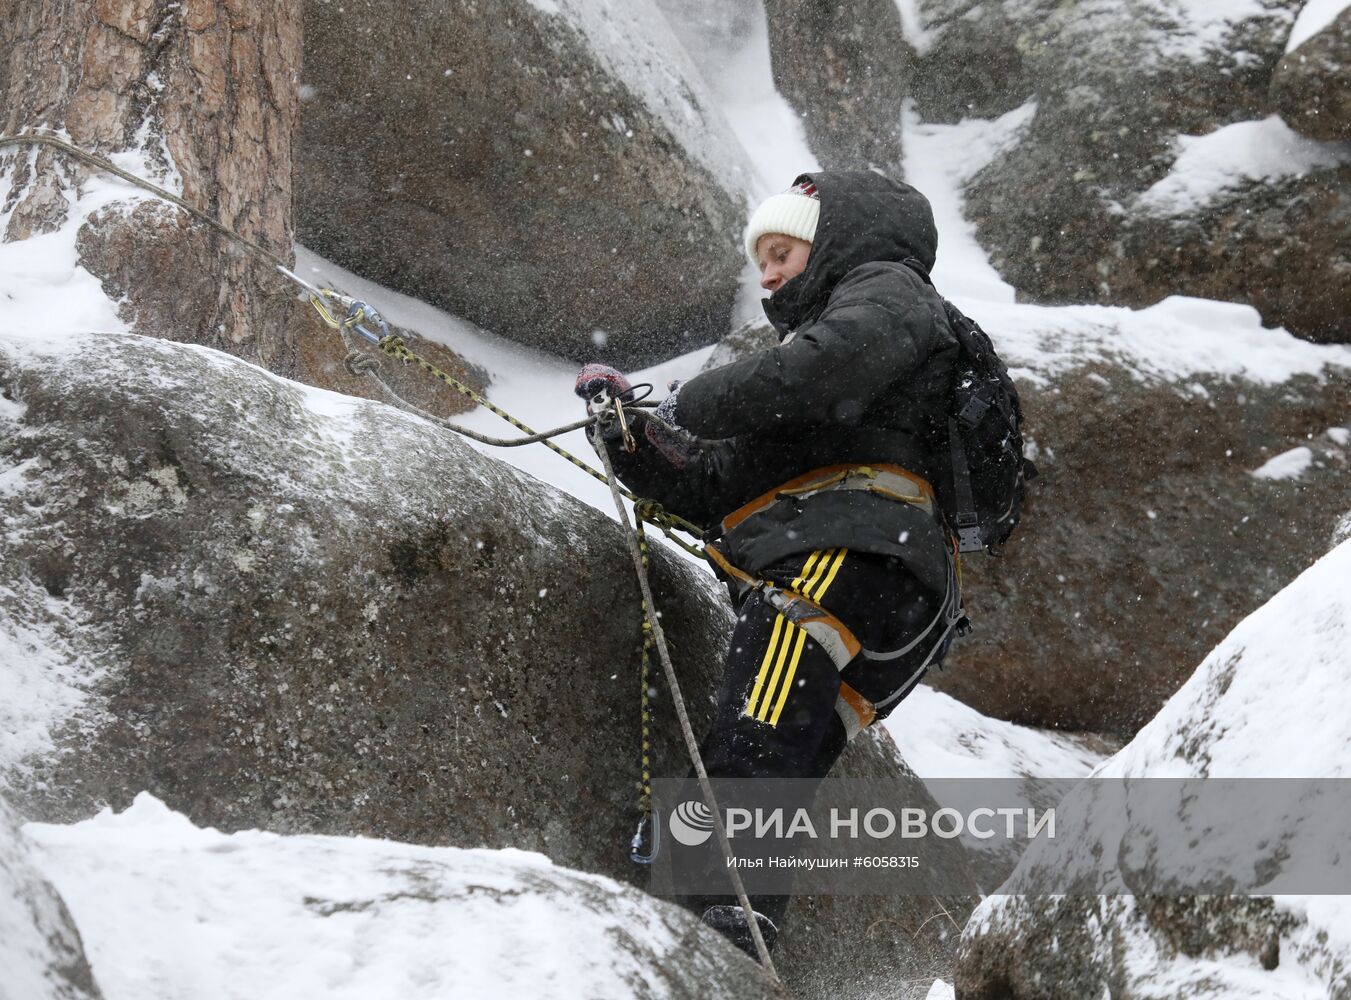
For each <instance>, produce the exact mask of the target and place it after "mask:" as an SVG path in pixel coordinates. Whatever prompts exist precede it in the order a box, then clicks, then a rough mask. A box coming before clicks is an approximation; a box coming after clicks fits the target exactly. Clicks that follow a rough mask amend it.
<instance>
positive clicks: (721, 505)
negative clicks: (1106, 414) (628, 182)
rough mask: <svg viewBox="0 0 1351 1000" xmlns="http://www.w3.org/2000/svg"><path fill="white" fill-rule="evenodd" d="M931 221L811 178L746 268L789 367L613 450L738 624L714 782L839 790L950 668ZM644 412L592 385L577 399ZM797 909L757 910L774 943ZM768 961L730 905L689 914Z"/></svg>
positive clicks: (828, 177)
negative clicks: (825, 785)
mask: <svg viewBox="0 0 1351 1000" xmlns="http://www.w3.org/2000/svg"><path fill="white" fill-rule="evenodd" d="M937 242H938V234H937V230H936V228H935V226H934V221H933V213H932V211H931V209H930V207H929V203H928V201H927V200H926V199H925V198H924V196H923V195H921V194H920V193H919V192H918V191H916V190H915V189H914V188H912V187H910V186H909V185H906V184H903V183H899V182H897V181H893V180H890V179H888V178H885V177H882V176H880V175H878V174H875V173H870V172H857V173H846V172H821V173H814V174H804V175H801V176H800V177H798V178H797V179H796V181H795V182H794V185H793V187H792V188H791V189H790V190H788V191H786V192H783V193H781V194H777V195H774V196H773V197H771V198H769V199H768V200H767V201H765V203H764V204H762V205H761V206H760V207H759V208H758V209H757V210H756V211H755V213H754V214H753V215H752V217H751V220H750V224H749V227H748V228H747V231H746V236H745V247H746V253H747V254H748V255H749V257H750V258H751V260H752V262H753V263H755V264H756V265H757V266H758V267H759V269H760V272H761V285H762V286H763V287H764V288H766V289H768V290H769V291H770V292H771V293H772V294H771V296H770V297H769V298H768V299H767V300H766V301H765V303H764V308H765V313H766V315H767V316H768V317H769V320H770V322H771V323H772V324H773V325H774V327H775V329H776V330H777V331H778V333H779V335H780V342H779V345H778V346H777V347H774V348H771V349H768V350H764V351H761V352H758V353H756V354H754V355H751V356H750V357H747V358H744V359H742V360H740V361H736V362H733V363H732V364H729V365H725V366H723V367H721V368H718V369H715V370H713V371H709V372H705V373H703V374H700V375H698V376H696V377H694V378H692V379H690V380H688V381H687V382H684V383H683V384H680V385H678V386H677V387H675V391H674V392H672V394H671V395H670V396H669V397H667V399H666V400H665V401H663V403H662V404H661V405H660V406H659V407H658V408H657V409H656V411H655V412H656V413H657V415H658V416H660V417H662V418H664V420H665V421H666V422H668V423H669V424H672V425H675V426H676V427H678V428H681V429H683V430H685V431H688V432H689V435H692V436H693V437H694V438H697V439H698V441H695V440H693V439H691V438H690V437H689V436H687V435H684V434H680V433H673V432H671V431H669V430H667V429H665V428H663V427H661V426H659V425H658V424H656V423H655V422H652V421H650V420H648V419H646V416H645V414H644V413H642V412H641V411H633V410H630V411H627V412H629V413H631V414H632V415H633V419H632V429H633V430H634V433H635V437H636V438H637V441H638V447H637V449H636V450H635V451H634V452H632V453H628V452H626V451H625V450H624V449H623V448H621V447H611V448H610V453H611V455H612V457H613V459H614V462H615V468H616V471H617V472H618V474H619V475H620V477H621V478H622V479H623V480H624V482H625V483H626V485H628V486H629V487H630V488H631V489H632V490H633V491H634V492H636V493H638V494H639V495H641V496H644V497H649V498H651V499H653V500H655V501H657V502H659V503H661V504H663V505H664V506H665V507H666V508H667V509H668V510H670V511H672V512H674V513H676V514H679V515H681V516H682V517H685V518H687V519H689V520H691V521H694V522H695V523H697V524H701V525H707V526H709V527H710V530H709V533H708V535H707V536H706V552H707V555H708V557H709V559H710V561H711V562H712V563H713V564H714V567H715V571H716V572H717V573H718V575H719V577H720V578H721V579H722V580H723V581H724V582H725V583H727V585H728V586H729V589H730V590H731V592H732V595H733V601H734V603H735V605H736V608H737V611H738V619H737V625H736V628H735V632H734V634H733V635H732V637H731V642H730V644H729V647H728V649H729V651H728V654H727V663H726V669H725V672H724V675H723V679H722V684H721V688H720V691H719V694H718V705H717V710H716V714H715V718H714V720H713V724H712V726H711V727H710V729H709V732H708V733H707V735H706V736H705V738H704V740H703V743H702V753H703V759H704V763H705V765H706V767H707V769H708V773H709V775H710V776H711V777H714V778H734V777H735V778H756V777H774V778H822V777H824V776H825V775H826V774H827V773H828V772H829V771H830V769H831V767H832V765H833V764H834V763H835V761H836V759H837V758H838V757H839V755H840V753H841V751H842V750H843V749H844V747H845V746H846V744H847V743H848V741H849V740H850V739H851V738H852V737H853V736H855V735H857V734H858V733H859V732H860V731H861V730H862V729H864V728H865V727H867V726H869V725H871V724H872V723H874V722H876V721H877V720H878V719H881V718H884V717H885V716H886V715H887V714H888V713H890V712H891V711H892V710H893V709H894V708H895V707H896V705H897V704H898V703H899V702H900V700H901V699H902V698H904V697H905V695H906V694H907V693H908V692H910V691H911V690H912V689H913V687H914V685H915V684H916V683H917V682H918V681H919V679H920V677H921V676H922V675H923V674H924V673H925V671H926V670H927V669H928V668H930V667H932V666H934V665H935V664H937V663H939V662H941V660H942V658H943V656H944V654H945V653H946V651H947V647H948V643H949V641H950V639H951V637H952V635H953V632H954V629H955V628H956V627H957V626H958V624H959V623H960V622H961V621H962V619H963V614H962V604H961V594H960V589H959V584H958V578H957V571H956V566H955V553H954V543H953V540H952V536H951V534H950V532H949V531H948V530H947V528H946V526H945V522H944V518H943V515H942V513H941V511H940V506H939V504H938V501H937V497H936V491H937V494H938V495H941V494H942V493H943V491H945V490H950V489H951V461H950V453H949V452H948V450H947V448H948V413H949V400H950V398H951V393H952V385H953V377H954V369H955V365H956V363H957V359H958V355H959V346H958V341H957V339H956V336H955V335H954V332H953V330H952V328H951V327H950V325H949V320H948V317H947V313H946V311H945V307H944V303H943V300H942V298H941V297H940V296H939V295H938V294H937V293H936V292H935V291H934V289H933V287H932V285H931V284H930V283H929V280H928V272H929V270H930V269H931V268H932V267H933V264H934V258H935V253H936V250H937ZM602 389H603V390H606V391H607V392H608V394H609V396H610V397H612V398H613V397H617V398H621V399H622V398H625V397H626V396H627V395H628V394H629V393H630V392H631V389H632V387H631V386H630V384H629V382H628V380H627V379H626V378H625V377H624V376H623V375H622V374H621V373H620V372H618V371H616V370H615V369H613V368H609V367H606V366H602V365H596V364H591V365H587V366H586V367H584V368H583V369H582V370H581V372H580V373H579V375H578V377H577V383H576V391H577V394H578V395H580V396H582V397H583V398H586V399H591V398H593V397H594V396H595V395H596V394H597V393H598V392H600V391H601V390H602ZM787 901H788V900H787V897H784V896H774V897H752V903H753V905H754V907H755V910H756V912H757V922H758V923H759V924H760V927H761V930H762V932H763V933H764V936H765V938H766V941H767V943H769V944H771V945H772V942H773V940H774V938H775V936H776V933H777V927H778V924H779V923H780V922H781V920H782V916H783V912H784V909H785V908H786V905H787ZM689 902H690V903H691V905H693V906H694V907H695V908H696V909H698V910H699V911H700V912H701V913H702V915H703V919H704V921H705V922H706V923H708V924H710V925H712V926H714V927H716V928H718V929H719V930H721V931H722V932H723V933H724V934H726V935H727V936H728V937H730V938H732V940H734V941H735V942H736V943H738V944H739V945H740V946H741V947H743V948H744V949H745V950H747V951H748V952H750V951H751V946H750V942H751V939H750V934H749V928H748V927H747V925H746V922H745V917H744V912H743V911H742V909H741V908H740V907H739V906H737V905H735V899H734V898H731V897H699V898H694V899H691V900H689Z"/></svg>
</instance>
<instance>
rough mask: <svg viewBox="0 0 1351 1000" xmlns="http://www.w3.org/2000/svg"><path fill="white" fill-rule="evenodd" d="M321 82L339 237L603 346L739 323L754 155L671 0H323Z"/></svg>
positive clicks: (306, 156) (333, 238)
mask: <svg viewBox="0 0 1351 1000" xmlns="http://www.w3.org/2000/svg"><path fill="white" fill-rule="evenodd" d="M354 39H359V44H354V42H353V40H354ZM301 99H302V103H301V109H300V128H299V130H298V134H297V138H296V144H295V149H296V170H295V184H296V219H297V231H298V233H299V237H300V241H301V242H302V243H304V244H305V245H306V246H308V247H310V248H311V249H313V250H315V251H317V252H318V253H320V254H322V255H323V256H325V257H327V258H329V259H331V260H333V261H335V262H337V263H339V264H342V265H343V266H345V267H348V268H351V269H352V270H354V271H356V272H358V273H359V274H361V275H362V276H363V277H367V278H371V279H374V280H376V281H379V282H380V283H381V284H384V285H388V286H389V287H391V288H396V289H398V290H400V291H403V292H407V293H409V294H411V295H414V296H416V297H417V298H420V299H423V300H425V301H428V302H433V303H435V304H437V305H439V306H441V307H443V308H445V309H447V310H448V311H450V312H452V313H454V314H455V315H457V316H463V317H464V318H466V319H468V320H470V321H472V322H474V323H477V324H478V325H480V326H482V327H485V328H487V329H489V330H492V331H493V332H494V333H498V334H501V335H503V336H506V337H509V338H511V339H513V340H517V341H520V342H522V343H526V344H530V345H532V346H536V347H542V348H545V349H547V350H549V351H552V352H554V353H557V354H565V355H568V356H569V357H574V358H578V359H583V360H585V359H589V358H590V357H592V356H596V357H600V358H604V359H612V360H614V361H615V362H617V363H623V364H626V365H630V366H631V365H632V364H633V363H635V362H636V361H639V360H645V361H654V360H658V359H659V358H665V357H669V356H670V355H672V354H675V353H679V352H680V351H682V350H688V349H690V348H692V347H695V346H698V345H699V344H702V343H707V342H709V341H712V340H714V339H716V338H717V337H718V336H721V335H722V334H723V333H724V332H726V329H727V325H728V323H729V321H730V318H731V310H732V304H733V299H734V296H735V294H736V290H737V281H738V277H739V275H740V272H741V269H742V265H743V260H742V256H741V253H740V250H739V245H738V237H739V235H740V231H741V227H742V225H743V224H744V221H745V210H746V205H745V202H746V191H747V190H748V185H749V184H750V178H751V173H750V167H749V163H748V161H747V159H746V154H745V151H744V150H743V149H742V147H741V146H740V145H739V143H738V142H737V141H736V139H735V137H734V136H733V135H732V133H731V130H730V128H729V126H728V125H727V123H726V122H725V121H724V119H723V117H722V115H721V112H719V111H718V110H717V106H716V103H715V102H714V100H713V99H712V98H711V97H710V95H709V94H708V92H707V89H706V87H705V85H704V83H703V82H702V80H701V78H700V76H699V74H698V71H697V70H696V69H695V68H694V66H693V64H692V63H691V62H690V60H689V57H688V56H686V55H685V53H684V51H683V49H682V48H681V46H680V44H679V42H678V41H677V40H676V37H675V35H674V34H673V33H672V31H671V29H670V27H669V26H668V25H667V23H666V21H665V19H664V18H663V16H662V14H661V12H660V10H659V9H658V8H657V6H656V5H655V3H654V2H653V0H625V2H624V3H610V2H606V0H549V2H539V0H533V2H532V0H507V2H502V3H495V4H491V5H484V4H478V3H475V2H471V0H455V2H453V3H448V4H439V5H430V4H396V5H392V6H391V5H388V4H379V3H372V2H370V0H349V2H346V3H339V2H336V0H333V2H329V0H308V2H307V3H306V4H305V69H304V78H303V85H302V89H301Z"/></svg>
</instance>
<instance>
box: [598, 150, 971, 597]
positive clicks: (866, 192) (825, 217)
mask: <svg viewBox="0 0 1351 1000" xmlns="http://www.w3.org/2000/svg"><path fill="white" fill-rule="evenodd" d="M803 180H810V181H812V182H813V183H814V184H815V185H816V188H817V191H818V192H819V194H820V199H821V212H820V219H819V221H818V223H817V229H816V236H815V239H814V240H813V242H812V249H811V253H810V255H809V256H808V258H807V265H806V267H805V269H804V270H803V271H802V273H801V274H799V275H797V276H796V277H794V278H793V279H791V280H790V281H788V282H786V283H785V284H784V285H782V286H781V287H780V288H779V289H778V291H776V292H775V293H774V295H773V296H772V297H771V298H769V299H767V300H766V301H765V304H764V308H765V313H766V315H767V316H768V317H769V320H770V322H771V323H773V324H774V327H775V328H776V329H777V330H778V332H779V337H780V343H779V345H778V346H777V347H774V348H771V349H769V350H765V351H760V352H757V353H756V354H753V355H751V356H750V357H747V358H743V359H742V360H740V361H735V362H733V363H732V364H729V365H724V366H723V367H721V368H717V369H714V370H713V371H709V372H704V373H703V374H701V375H698V376H696V377H694V378H692V379H690V380H689V381H688V382H686V383H684V385H682V386H681V388H680V394H679V397H678V399H677V409H676V423H678V424H679V425H680V426H682V427H684V428H686V429H688V430H689V431H690V432H692V433H693V434H695V435H698V436H699V437H700V438H704V439H710V440H712V441H714V442H715V443H714V444H713V445H711V446H710V447H707V448H704V449H702V450H701V452H700V453H699V454H698V456H697V457H696V458H695V459H694V460H693V461H691V462H690V463H689V465H687V466H686V467H684V468H681V469H676V468H674V467H673V466H672V465H670V464H669V463H668V462H667V461H666V460H665V459H664V458H663V457H662V455H661V453H660V452H658V451H657V450H656V449H655V448H653V447H652V446H651V445H650V444H649V443H648V442H646V441H645V440H643V439H642V438H641V437H640V438H639V441H640V446H639V449H638V451H637V452H636V453H635V454H633V455H628V454H625V453H624V452H623V451H622V449H615V450H614V452H613V454H614V455H615V459H616V468H617V471H618V472H619V474H620V476H621V478H622V479H624V481H625V482H626V483H627V484H628V485H629V486H630V488H632V489H633V490H634V491H635V492H636V493H638V494H640V495H642V496H645V497H650V498H651V499H653V500H656V501H657V502H658V503H661V504H662V505H663V506H665V507H666V508H667V509H668V510H671V511H672V512H674V513H676V514H679V515H681V516H683V517H685V518H688V519H689V520H691V521H694V522H696V523H698V524H701V525H705V526H716V525H717V524H718V522H720V521H721V519H722V518H723V517H725V516H726V515H727V514H729V513H731V512H732V511H734V510H736V509H737V508H738V507H741V506H742V505H744V504H746V503H748V502H749V501H751V500H752V499H754V498H755V497H757V496H759V495H761V494H763V493H765V492H766V491H767V490H770V489H772V488H774V487H775V486H778V485H779V484H781V483H784V482H785V481H787V480H789V479H791V478H793V477H794V476H798V475H801V474H802V473H804V472H807V471H809V470H812V469H815V468H819V467H821V466H826V465H836V464H841V463H859V464H883V463H886V464H893V465H899V466H902V467H904V468H906V469H908V470H910V471H911V472H914V473H916V474H918V475H920V476H923V477H924V478H926V479H928V480H929V482H930V483H931V484H933V486H934V487H935V489H937V490H939V492H940V495H941V494H942V493H943V491H944V490H945V489H946V488H947V482H946V481H947V479H948V476H947V475H946V471H947V463H946V462H945V456H946V453H947V431H946V427H947V422H946V420H947V403H948V398H949V394H950V392H951V387H952V380H953V374H954V366H955V364H956V361H957V358H958V352H959V348H958V344H957V339H956V337H955V335H954V334H953V332H952V330H951V328H950V327H949V325H948V321H947V317H946V313H945V312H944V308H943V301H942V299H941V298H940V297H939V295H938V293H937V292H935V291H934V289H933V287H932V285H931V284H930V283H929V281H928V277H927V275H928V272H929V270H930V269H931V268H932V267H933V264H934V258H935V253H936V251H937V246H938V232H937V229H936V228H935V226H934V221H933V212H932V210H931V209H930V207H929V203H928V200H927V199H926V198H925V197H924V196H923V195H922V194H920V193H919V192H918V191H916V190H915V189H914V188H912V187H910V186H909V185H908V184H903V183H900V182H898V181H893V180H890V179H888V178H886V177H883V176H881V175H879V174H875V173H871V172H864V171H860V172H834V171H825V172H821V173H814V174H803V175H802V176H800V177H799V178H798V179H797V181H795V183H797V182H799V181H803ZM640 419H641V417H640ZM945 544H946V540H945V537H944V534H943V530H942V528H941V527H940V525H939V523H938V521H937V520H936V519H935V518H933V517H930V516H929V515H927V514H925V513H924V512H923V511H922V510H920V509H918V508H916V507H913V506H912V505H910V504H906V503H900V502H896V501H893V500H888V499H885V498H881V497H878V496H876V495H873V494H869V493H865V492H862V491H855V490H850V491H836V492H830V493H823V494H816V495H814V496H812V497H809V498H807V499H806V500H801V501H795V502H791V503H790V502H781V503H779V504H776V505H775V506H774V507H773V508H772V509H771V510H769V511H767V512H765V513H763V514H759V515H756V516H755V517H752V518H750V519H749V520H747V521H746V522H744V523H743V524H742V525H741V526H739V527H738V528H737V529H736V530H735V531H733V532H732V533H731V534H730V535H729V536H727V537H725V538H723V539H721V540H720V541H719V542H718V548H719V549H720V550H721V551H722V552H723V553H724V554H725V555H727V556H728V558H729V560H730V561H731V562H732V563H733V564H734V565H736V566H739V567H740V568H742V569H744V570H746V571H748V572H751V573H754V572H756V571H757V570H758V569H759V568H760V567H762V566H765V565H767V564H768V563H770V562H772V561H775V560H777V559H780V558H783V557H784V556H788V555H792V554H793V553H796V552H806V551H811V550H813V549H817V548H826V547H836V546H847V547H849V548H852V549H855V550H858V551H865V552H878V553H889V554H894V555H898V556H900V557H901V558H902V559H903V561H904V562H905V563H906V564H907V565H908V566H909V567H910V568H911V569H912V571H914V572H915V573H916V574H917V575H918V576H919V577H920V579H921V580H923V581H924V582H925V583H927V584H929V585H930V586H932V587H933V588H934V589H936V590H940V591H941V590H942V589H943V586H944V585H945V581H946V573H947V562H946V560H947V556H946V550H945Z"/></svg>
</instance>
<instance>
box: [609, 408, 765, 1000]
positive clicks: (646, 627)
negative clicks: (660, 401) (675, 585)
mask: <svg viewBox="0 0 1351 1000" xmlns="http://www.w3.org/2000/svg"><path fill="white" fill-rule="evenodd" d="M608 412H609V411H604V410H603V411H601V412H598V413H597V414H596V415H595V419H596V426H597V432H598V433H597V434H596V453H597V454H598V455H600V460H601V464H602V465H604V466H605V475H606V477H607V479H608V482H609V486H610V496H611V497H612V498H613V500H614V504H615V510H616V512H617V513H618V515H619V520H620V523H622V524H623V525H624V535H625V539H626V540H627V542H628V548H629V555H630V556H631V557H632V559H633V567H634V570H635V571H636V573H637V576H638V587H639V589H640V590H641V591H642V593H643V607H644V609H645V610H646V611H647V620H646V621H645V622H644V623H643V635H644V640H645V641H646V637H647V635H648V633H649V632H650V633H651V636H652V642H653V645H654V646H655V647H656V650H657V656H658V658H660V660H661V666H662V670H663V672H664V673H665V675H666V685H667V687H668V688H669V689H670V691H671V701H672V703H673V704H674V705H675V710H676V718H677V719H678V720H679V721H680V733H681V735H682V736H684V738H685V748H686V749H687V750H688V751H689V754H690V761H691V762H692V763H693V764H694V772H695V774H697V775H698V777H699V789H700V791H701V792H702V793H703V796H704V804H705V805H707V806H708V809H709V812H710V813H712V815H713V830H714V832H715V833H716V834H717V835H718V846H719V847H720V848H721V849H722V855H723V858H724V859H725V860H726V862H727V875H728V877H729V878H730V879H731V882H732V888H733V890H734V891H735V893H736V898H737V901H738V902H739V903H740V904H741V910H742V912H743V913H744V914H745V915H746V921H747V924H748V926H749V928H750V932H751V939H752V940H753V941H754V942H755V953H756V955H757V956H759V959H760V964H761V966H763V967H764V969H765V971H766V972H768V973H769V976H770V979H771V980H772V981H773V982H774V985H775V986H776V987H778V988H779V989H782V988H783V983H782V981H781V980H780V979H779V974H778V972H777V971H776V970H775V968H774V962H773V960H771V959H770V957H769V948H767V947H766V946H765V939H764V935H762V934H761V933H760V923H759V921H758V920H756V918H755V909H754V908H753V907H752V906H751V901H750V897H749V896H747V895H746V887H745V885H744V884H743V883H742V881H741V874H740V873H739V872H738V871H737V869H736V867H735V866H734V865H733V864H732V845H731V844H730V843H729V842H728V840H727V828H726V826H725V825H724V824H723V821H722V813H720V812H719V811H718V799H717V796H716V795H715V794H714V792H713V784H712V783H711V782H710V781H709V780H708V771H707V769H705V767H704V758H703V755H702V754H700V753H699V742H698V740H697V739H695V736H694V727H693V726H692V725H690V716H689V712H688V711H687V710H686V709H685V699H684V698H683V697H682V696H681V694H680V681H679V680H677V679H676V674H675V668H674V667H673V666H672V665H671V654H670V651H669V650H668V649H667V648H666V634H665V633H664V632H663V631H662V627H661V618H660V616H658V614H657V605H656V601H654V600H653V598H652V584H651V581H649V580H648V576H647V566H646V562H645V560H644V558H643V552H642V548H641V546H640V543H639V538H638V533H637V531H635V529H634V527H633V526H632V525H631V524H629V518H628V514H627V513H626V512H625V510H624V501H623V499H622V497H621V495H620V491H619V485H618V481H617V479H616V477H615V470H614V464H613V462H612V461H611V459H610V448H609V445H608V443H607V442H606V441H605V436H604V434H603V433H600V427H601V424H602V421H603V420H604V419H605V417H606V415H607V413H608Z"/></svg>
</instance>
